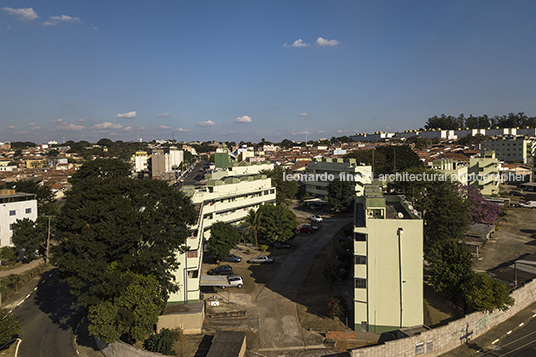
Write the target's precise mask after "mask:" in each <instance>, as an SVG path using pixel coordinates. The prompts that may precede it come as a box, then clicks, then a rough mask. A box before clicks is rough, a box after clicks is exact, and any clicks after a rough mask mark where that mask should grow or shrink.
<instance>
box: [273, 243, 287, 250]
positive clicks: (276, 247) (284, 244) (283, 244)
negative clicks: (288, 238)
mask: <svg viewBox="0 0 536 357" xmlns="http://www.w3.org/2000/svg"><path fill="white" fill-rule="evenodd" d="M274 248H275V249H290V244H288V243H276V244H275V245H274Z"/></svg>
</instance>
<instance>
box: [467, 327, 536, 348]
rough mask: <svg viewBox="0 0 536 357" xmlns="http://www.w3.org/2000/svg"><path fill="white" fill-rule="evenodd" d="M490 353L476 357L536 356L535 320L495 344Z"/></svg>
mask: <svg viewBox="0 0 536 357" xmlns="http://www.w3.org/2000/svg"><path fill="white" fill-rule="evenodd" d="M492 348H494V349H493V350H491V351H488V352H486V353H481V354H478V355H477V356H478V357H482V356H488V357H491V356H493V357H503V356H505V357H506V356H509V357H514V356H515V357H521V356H527V357H528V356H530V357H532V356H536V320H532V321H530V322H529V323H527V324H526V325H524V326H523V327H522V328H520V329H518V330H517V331H514V332H512V333H511V334H510V335H508V336H507V337H505V338H504V339H503V340H502V341H499V342H498V343H496V344H495V345H494V346H493V347H492Z"/></svg>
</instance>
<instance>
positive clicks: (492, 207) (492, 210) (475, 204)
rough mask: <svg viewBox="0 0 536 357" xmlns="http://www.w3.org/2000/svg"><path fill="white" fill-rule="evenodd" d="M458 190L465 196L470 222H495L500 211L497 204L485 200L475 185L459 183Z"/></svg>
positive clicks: (492, 223)
mask: <svg viewBox="0 0 536 357" xmlns="http://www.w3.org/2000/svg"><path fill="white" fill-rule="evenodd" d="M459 190H460V192H461V194H462V195H463V197H464V198H465V202H466V205H467V211H468V215H469V222H470V223H473V224H474V223H482V224H488V225H494V224H495V222H496V221H497V218H498V217H499V214H500V213H501V208H500V207H499V205H498V204H496V203H493V202H490V201H488V200H486V199H485V198H484V197H483V196H482V194H481V193H480V191H479V190H478V189H477V188H476V187H473V186H462V185H460V187H459Z"/></svg>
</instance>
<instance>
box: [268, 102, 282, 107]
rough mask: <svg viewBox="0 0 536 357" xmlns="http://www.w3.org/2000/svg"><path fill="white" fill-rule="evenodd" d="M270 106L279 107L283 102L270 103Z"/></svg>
mask: <svg viewBox="0 0 536 357" xmlns="http://www.w3.org/2000/svg"><path fill="white" fill-rule="evenodd" d="M270 105H271V106H272V107H280V106H282V105H283V103H272V104H270Z"/></svg>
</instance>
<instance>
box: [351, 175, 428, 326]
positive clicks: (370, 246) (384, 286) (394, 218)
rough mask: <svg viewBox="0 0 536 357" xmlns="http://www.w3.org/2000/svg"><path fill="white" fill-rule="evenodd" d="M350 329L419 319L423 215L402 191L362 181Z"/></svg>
mask: <svg viewBox="0 0 536 357" xmlns="http://www.w3.org/2000/svg"><path fill="white" fill-rule="evenodd" d="M354 317H355V319H354V321H355V330H356V331H364V332H388V331H394V330H397V329H400V328H403V327H411V326H418V325H422V324H423V321H424V320H423V319H424V318H423V220H422V219H421V216H420V213H419V212H417V211H415V210H414V209H413V207H412V206H411V204H410V203H409V202H407V201H406V200H405V198H404V197H403V196H395V195H383V194H382V192H381V189H380V188H379V187H378V186H375V185H366V186H365V192H364V195H363V196H361V197H357V198H356V204H355V217H354Z"/></svg>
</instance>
